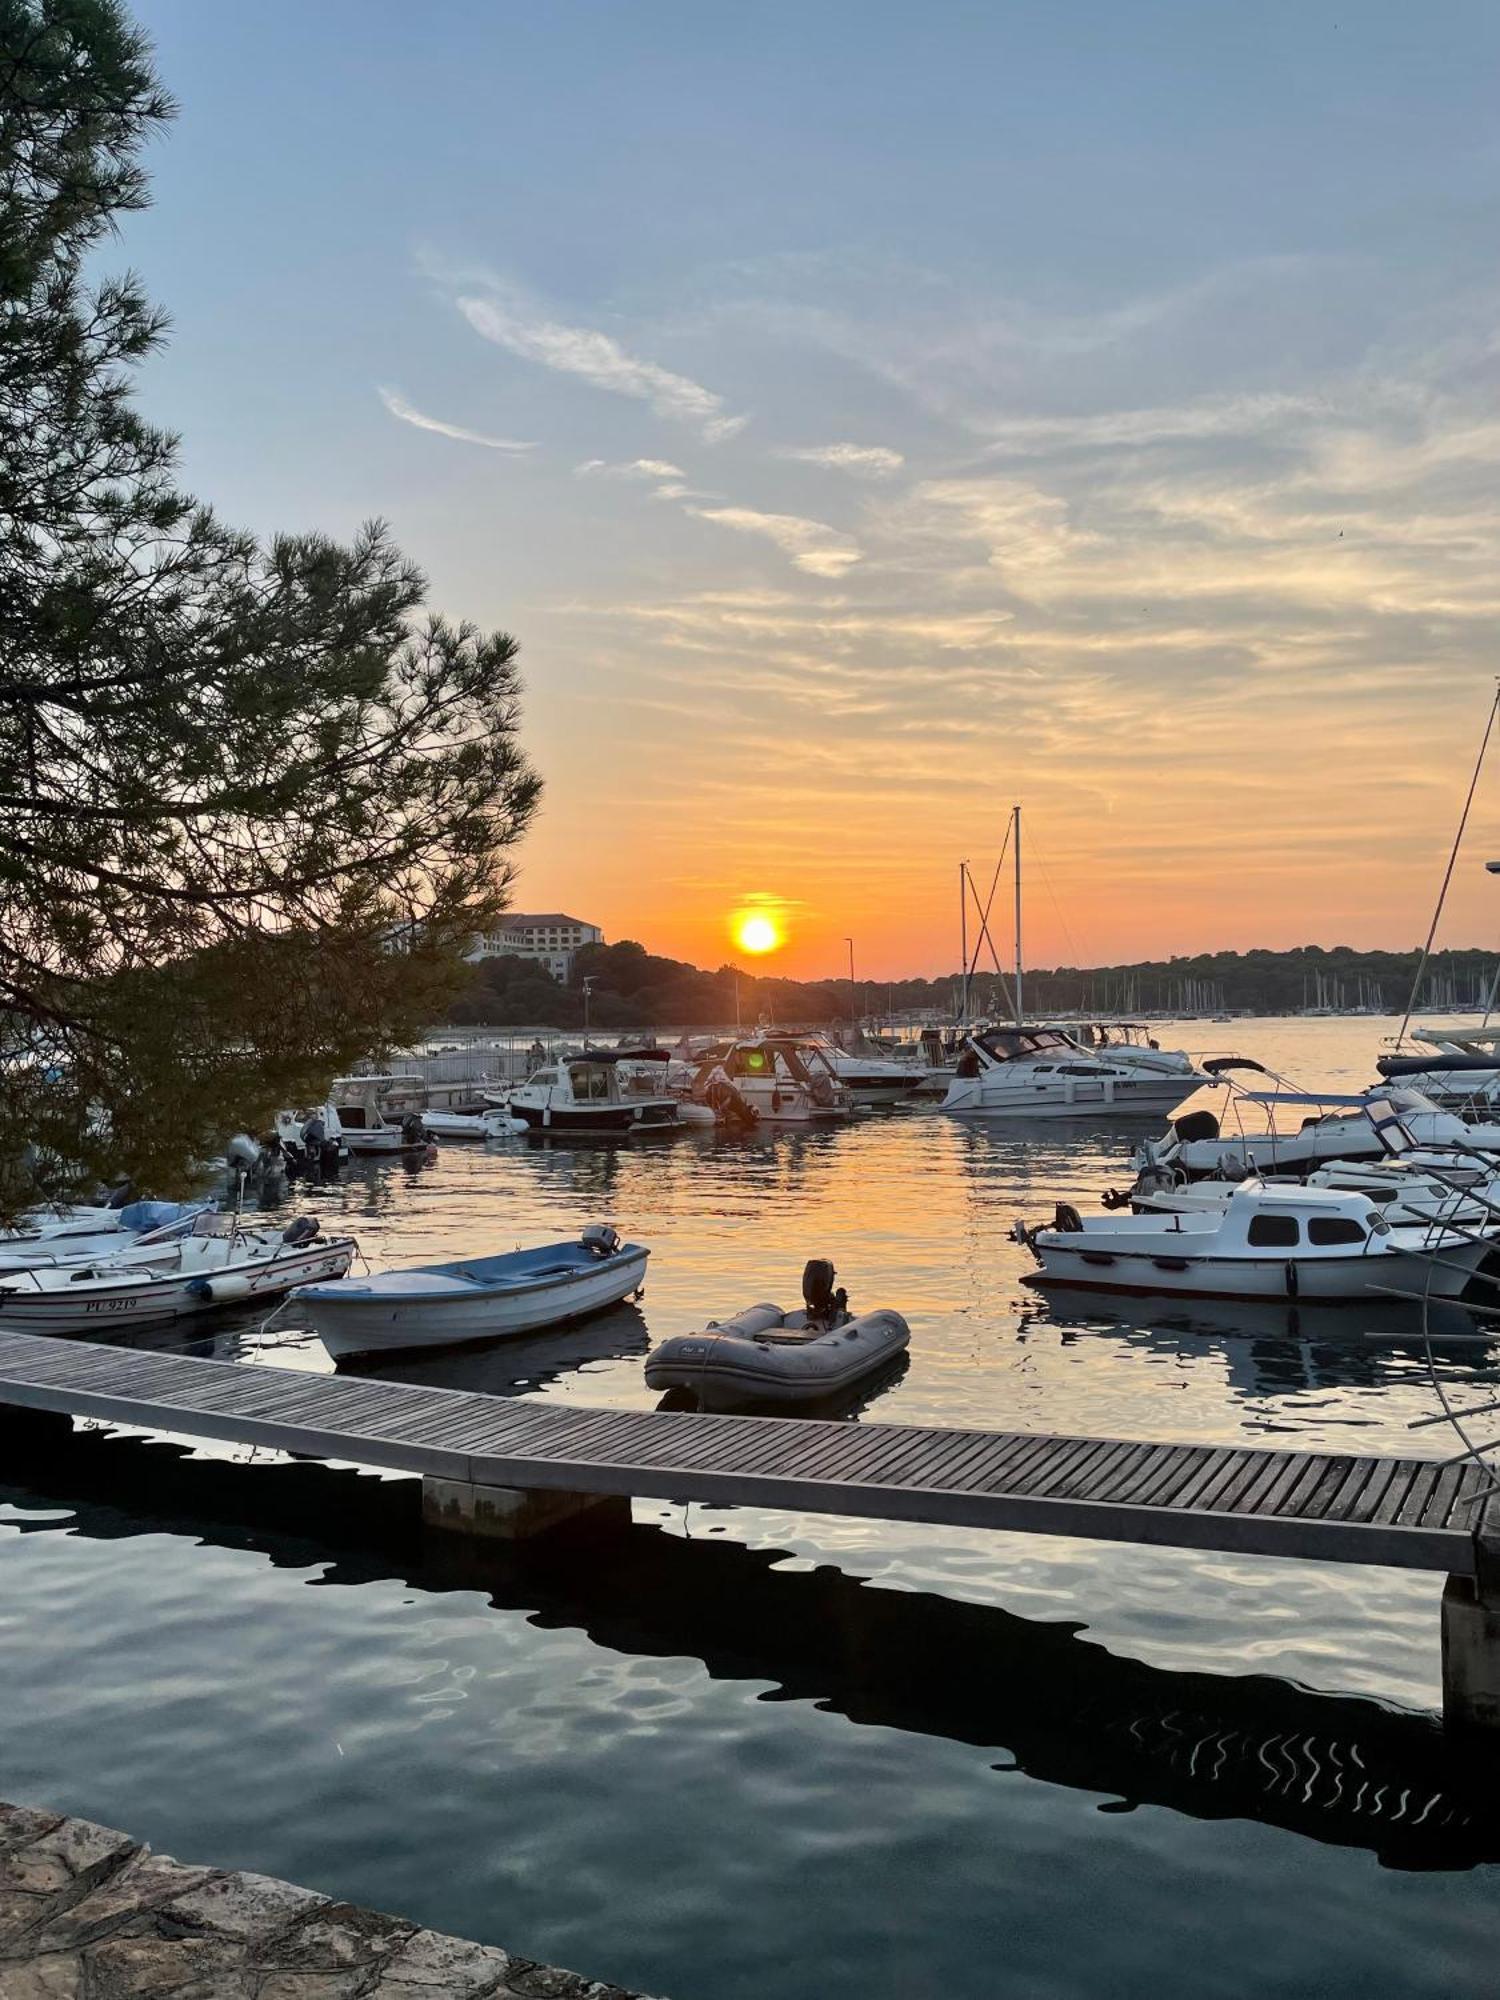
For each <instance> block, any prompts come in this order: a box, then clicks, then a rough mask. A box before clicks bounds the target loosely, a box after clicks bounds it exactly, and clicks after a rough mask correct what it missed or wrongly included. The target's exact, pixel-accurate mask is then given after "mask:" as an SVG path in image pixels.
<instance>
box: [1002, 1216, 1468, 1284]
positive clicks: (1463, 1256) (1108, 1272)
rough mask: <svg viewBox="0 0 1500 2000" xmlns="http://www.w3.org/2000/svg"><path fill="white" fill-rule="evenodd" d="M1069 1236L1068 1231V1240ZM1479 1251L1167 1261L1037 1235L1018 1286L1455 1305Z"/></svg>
mask: <svg viewBox="0 0 1500 2000" xmlns="http://www.w3.org/2000/svg"><path fill="white" fill-rule="evenodd" d="M1073 1234H1074V1232H1071V1231H1069V1232H1068V1235H1069V1236H1070V1237H1072V1236H1073ZM1489 1248H1490V1246H1489V1245H1487V1244H1474V1243H1464V1242H1459V1243H1454V1244H1452V1245H1449V1246H1445V1247H1444V1249H1443V1250H1442V1252H1441V1261H1437V1260H1435V1259H1434V1258H1431V1257H1423V1256H1420V1255H1412V1254H1408V1253H1407V1252H1405V1251H1400V1250H1396V1251H1388V1252H1385V1253H1383V1254H1381V1255H1379V1256H1371V1255H1365V1256H1351V1257H1307V1256H1302V1257H1296V1258H1288V1257H1285V1256H1282V1257H1232V1256H1218V1257H1173V1256H1165V1255H1161V1254H1159V1253H1152V1252H1147V1251H1127V1250H1115V1249H1105V1248H1104V1247H1103V1246H1102V1245H1100V1246H1098V1247H1079V1248H1074V1247H1073V1243H1072V1242H1071V1241H1070V1242H1068V1243H1067V1244H1066V1245H1064V1244H1061V1243H1059V1242H1057V1241H1056V1240H1055V1239H1053V1238H1051V1237H1050V1235H1040V1236H1038V1238H1037V1241H1036V1253H1037V1255H1038V1256H1039V1257H1040V1258H1041V1259H1042V1269H1041V1270H1040V1271H1035V1272H1032V1273H1030V1274H1029V1275H1028V1276H1027V1279H1026V1283H1027V1284H1029V1285H1038V1286H1042V1287H1046V1286H1048V1285H1065V1286H1067V1288H1068V1289H1069V1290H1070V1291H1093V1292H1128V1293H1131V1294H1134V1295H1137V1296H1152V1297H1156V1296H1171V1297H1173V1298H1186V1299H1325V1300H1329V1301H1334V1300H1350V1299H1368V1298H1384V1297H1387V1296H1389V1291H1390V1289H1391V1288H1394V1289H1396V1290H1398V1291H1407V1292H1417V1293H1425V1294H1426V1295H1427V1296H1428V1297H1430V1298H1434V1299H1457V1298H1459V1297H1460V1296H1461V1295H1462V1294H1463V1292H1464V1291H1465V1290H1466V1289H1467V1287H1468V1285H1469V1283H1470V1281H1471V1280H1472V1278H1473V1277H1474V1275H1475V1273H1476V1272H1477V1271H1478V1269H1479V1267H1480V1265H1481V1264H1482V1263H1483V1262H1484V1259H1485V1256H1486V1255H1487V1254H1488V1251H1489Z"/></svg>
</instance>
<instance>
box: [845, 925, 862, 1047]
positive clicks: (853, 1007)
mask: <svg viewBox="0 0 1500 2000" xmlns="http://www.w3.org/2000/svg"><path fill="white" fill-rule="evenodd" d="M844 943H845V944H846V945H848V947H849V1025H850V1027H851V1028H852V1027H853V1026H854V1024H855V1022H856V1021H857V1020H858V1019H859V1001H858V998H857V996H856V994H855V991H854V940H853V938H845V939H844Z"/></svg>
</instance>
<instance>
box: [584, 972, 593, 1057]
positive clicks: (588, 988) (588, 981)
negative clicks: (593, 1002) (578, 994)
mask: <svg viewBox="0 0 1500 2000" xmlns="http://www.w3.org/2000/svg"><path fill="white" fill-rule="evenodd" d="M593 990H594V979H593V975H592V974H589V975H586V976H585V978H584V982H583V1047H584V1053H585V1054H587V1053H588V1046H589V995H590V994H591V993H592V992H593Z"/></svg>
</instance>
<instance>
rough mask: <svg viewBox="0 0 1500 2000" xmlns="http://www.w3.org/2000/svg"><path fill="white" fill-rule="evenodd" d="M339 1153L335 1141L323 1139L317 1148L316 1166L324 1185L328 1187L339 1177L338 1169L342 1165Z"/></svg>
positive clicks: (337, 1144) (337, 1143)
mask: <svg viewBox="0 0 1500 2000" xmlns="http://www.w3.org/2000/svg"><path fill="white" fill-rule="evenodd" d="M339 1151H340V1148H339V1142H338V1140H337V1139H325V1140H324V1141H323V1143H322V1145H321V1146H320V1147H319V1148H318V1166H319V1169H320V1170H321V1172H322V1176H323V1179H324V1181H325V1183H326V1184H327V1185H328V1186H330V1187H331V1186H332V1185H333V1183H334V1182H335V1181H336V1180H337V1179H338V1177H339V1167H340V1165H341V1164H342V1162H341V1161H340V1159H339Z"/></svg>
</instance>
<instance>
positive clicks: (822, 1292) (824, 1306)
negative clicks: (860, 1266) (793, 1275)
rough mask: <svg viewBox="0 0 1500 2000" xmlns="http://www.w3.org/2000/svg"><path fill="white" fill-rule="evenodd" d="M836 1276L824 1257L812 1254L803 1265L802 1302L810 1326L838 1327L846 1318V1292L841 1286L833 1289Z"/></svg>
mask: <svg viewBox="0 0 1500 2000" xmlns="http://www.w3.org/2000/svg"><path fill="white" fill-rule="evenodd" d="M837 1276H838V1273H837V1272H836V1271H835V1270H834V1268H833V1265H832V1263H831V1262H830V1261H829V1259H828V1258H827V1257H813V1258H811V1259H809V1261H808V1263H807V1264H806V1265H805V1266H804V1267H803V1271H802V1303H803V1306H804V1307H805V1308H806V1314H807V1324H808V1325H809V1326H810V1327H821V1328H825V1329H826V1328H828V1327H834V1326H842V1325H843V1323H844V1321H845V1320H846V1319H847V1318H848V1317H849V1312H848V1307H849V1294H848V1293H847V1292H846V1291H845V1290H844V1288H843V1286H842V1285H840V1286H839V1288H838V1290H837V1291H835V1290H834V1289H833V1281H834V1279H835V1278H836V1277H837Z"/></svg>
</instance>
